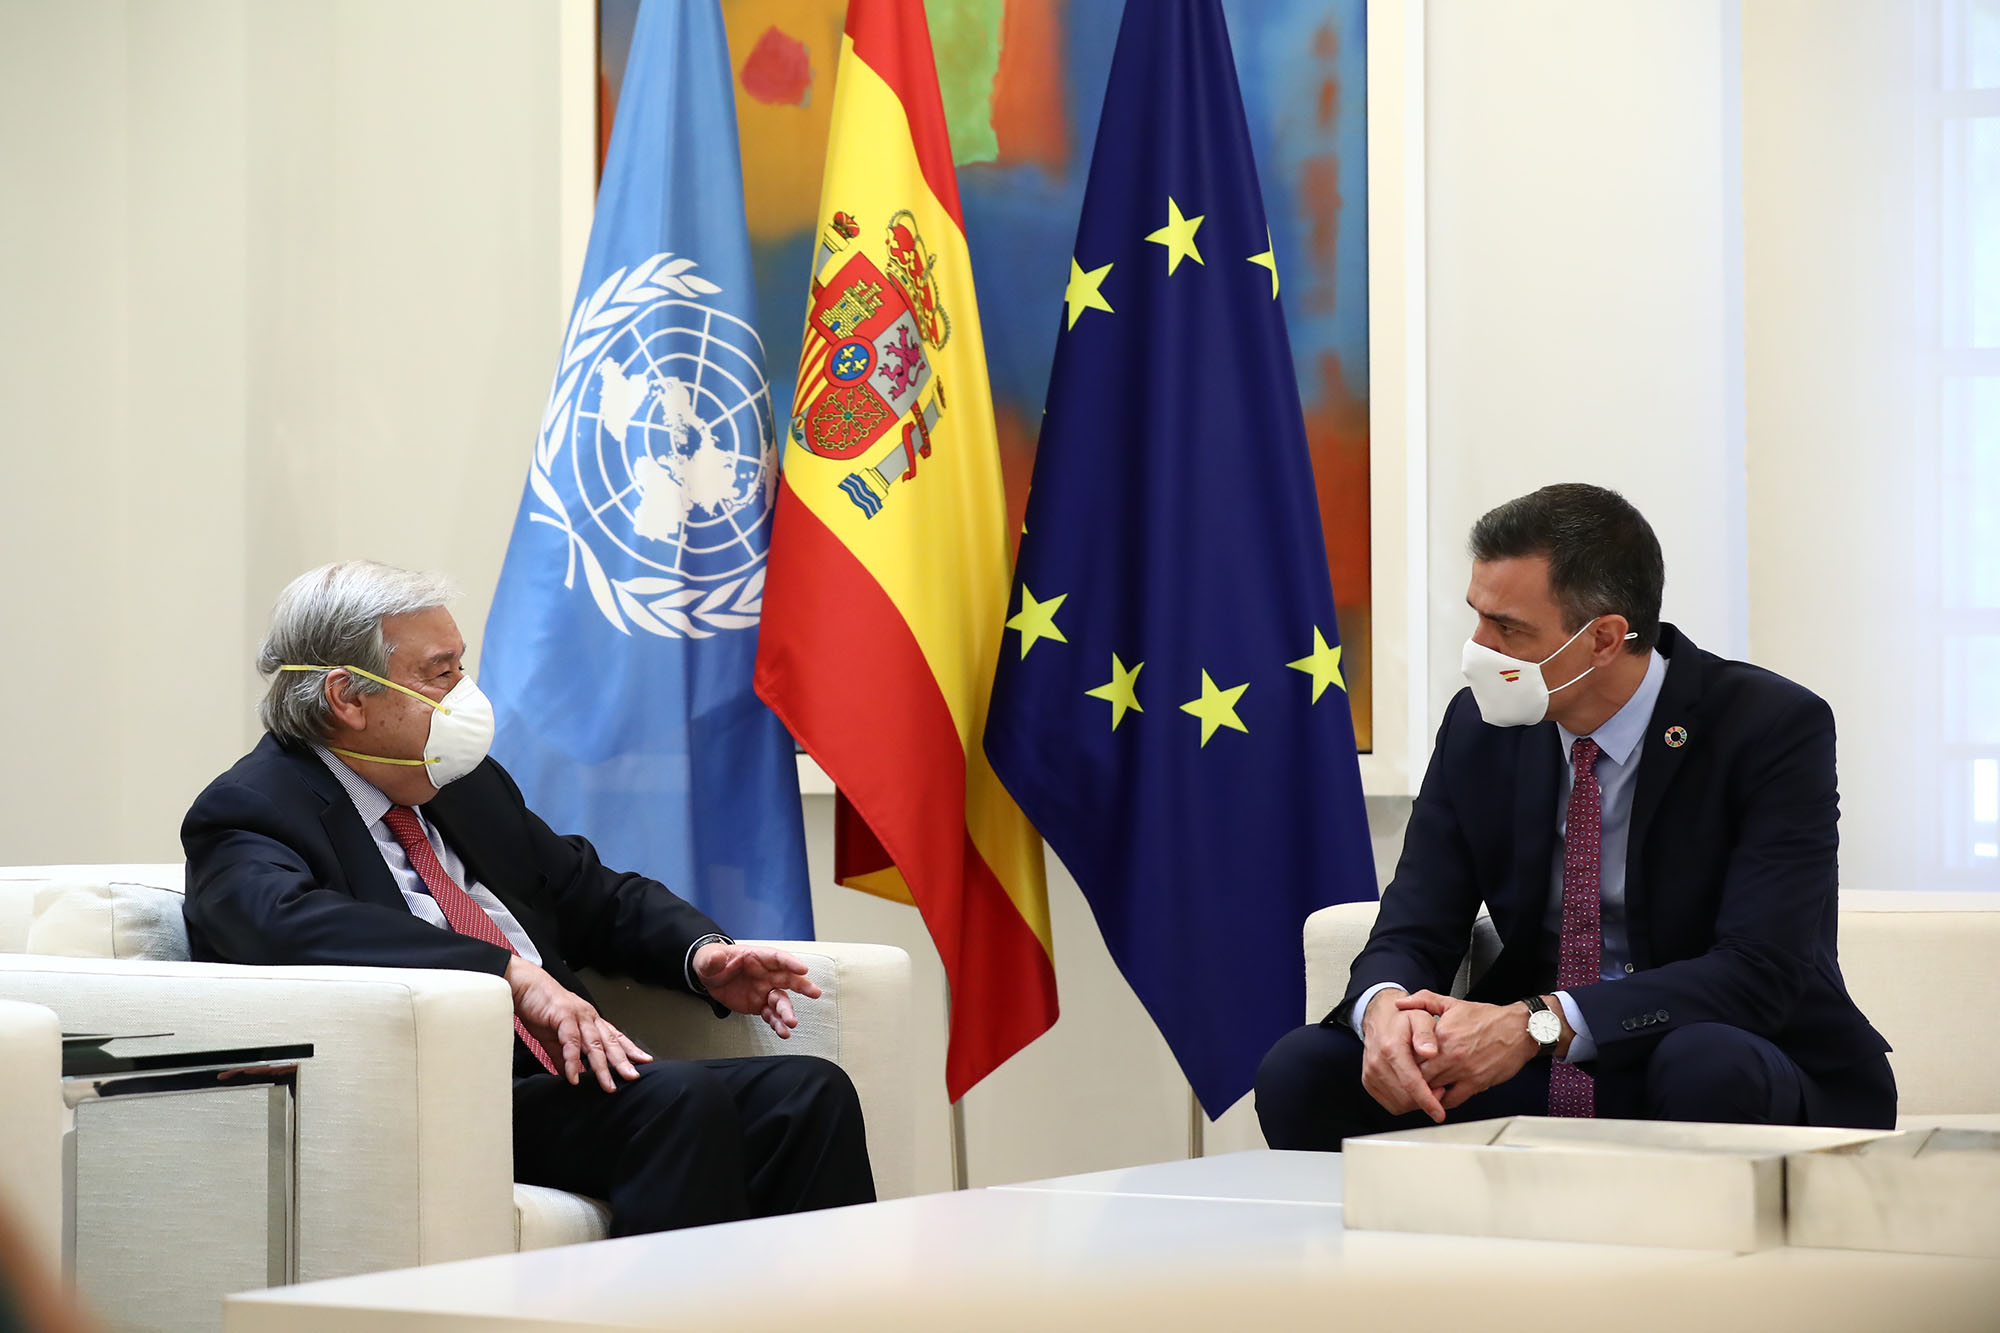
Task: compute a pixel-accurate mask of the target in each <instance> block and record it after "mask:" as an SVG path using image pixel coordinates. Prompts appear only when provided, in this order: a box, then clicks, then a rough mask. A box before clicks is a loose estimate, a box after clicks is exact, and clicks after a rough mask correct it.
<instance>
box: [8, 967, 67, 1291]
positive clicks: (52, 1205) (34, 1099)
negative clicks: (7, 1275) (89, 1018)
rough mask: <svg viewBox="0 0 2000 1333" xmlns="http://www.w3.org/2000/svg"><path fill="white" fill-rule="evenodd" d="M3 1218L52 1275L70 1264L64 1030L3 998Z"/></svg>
mask: <svg viewBox="0 0 2000 1333" xmlns="http://www.w3.org/2000/svg"><path fill="white" fill-rule="evenodd" d="M0 1070H4V1071H5V1073H4V1074H0V1138H4V1139H5V1141H6V1144H7V1150H6V1151H5V1152H4V1153H0V1213H4V1214H6V1219H7V1222H8V1224H9V1226H10V1228H11V1229H12V1230H14V1231H15V1232H16V1233H17V1234H19V1235H21V1236H24V1237H26V1239H27V1243H28V1244H29V1245H31V1246H33V1247H34V1252H35V1258H36V1259H38V1260H40V1261H41V1262H42V1264H43V1265H44V1266H45V1267H46V1268H47V1270H48V1271H49V1272H51V1273H53V1272H55V1271H56V1268H57V1265H58V1264H59V1263H60V1262H61V1260H62V1133H63V1103H62V1032H61V1030H60V1028H59V1026H58V1025H57V1023H56V1016H55V1014H54V1013H52V1012H51V1011H49V1010H48V1009H45V1008H43V1007H41V1006H40V1005H33V1004H19V1003H16V1002H14V1001H11V1000H0Z"/></svg>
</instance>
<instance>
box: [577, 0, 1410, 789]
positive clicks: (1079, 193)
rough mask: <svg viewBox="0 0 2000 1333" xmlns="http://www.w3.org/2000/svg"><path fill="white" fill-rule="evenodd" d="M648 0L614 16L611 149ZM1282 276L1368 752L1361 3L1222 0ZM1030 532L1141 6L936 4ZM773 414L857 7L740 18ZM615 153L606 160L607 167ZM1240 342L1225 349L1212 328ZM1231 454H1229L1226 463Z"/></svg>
mask: <svg viewBox="0 0 2000 1333" xmlns="http://www.w3.org/2000/svg"><path fill="white" fill-rule="evenodd" d="M637 8H638V0H599V24H598V74H599V79H598V90H599V108H598V124H599V136H600V139H599V142H600V145H601V144H603V143H605V142H608V140H609V135H610V126H611V122H612V119H613V117H614V116H615V114H616V111H617V103H618V89H619V79H620V75H621V73H622V71H623V69H624V65H625V56H626V53H627V51H628V50H629V48H630V44H631V34H632V23H633V18H634V16H635V14H636V12H637ZM1223 8H1224V10H1225V11H1226V12H1227V14H1228V18H1229V28H1230V38H1231V42H1232V44H1233V45H1234V47H1235V55H1236V67H1237V73H1238V76H1239V80H1240V82H1241V85H1242V88H1243V95H1244V102H1245V109H1246V111H1247V112H1248V115H1249V121H1250V133H1251V138H1252V145H1253V148H1254V150H1255V152H1256V154H1257V167H1258V172H1259V179H1260V183H1261V186H1262V189H1263V192H1264V209H1265V213H1266V215H1267V217H1268V220H1269V222H1270V226H1271V235H1272V244H1273V247H1274V248H1275V250H1276V253H1277V257H1278V264H1279V273H1280V275H1281V277H1282V281H1283V287H1282V293H1281V295H1282V300H1283V302H1284V308H1285V316H1286V323H1287V326H1288V328H1289V330H1290V333H1291V344H1292V356H1293V360H1294V362H1295V368H1296V370H1297V374H1298V383H1299V392H1300V396H1301V399H1302V403H1301V407H1302V409H1303V411H1304V415H1305V421H1306V433H1307V438H1308V441H1309V442H1310V445H1311V448H1312V460H1313V472H1314V476H1315V478H1316V483H1317V486H1318V490H1319V503H1320V515H1321V521H1322V524H1323V526H1324V529H1325V532H1326V547H1327V557H1328V563H1329V565H1330V566H1331V569H1332V574H1333V591H1334V601H1335V605H1336V606H1337V608H1338V610H1339V616H1340V637H1341V642H1342V644H1343V645H1344V647H1345V652H1344V654H1343V660H1342V665H1343V667H1344V668H1345V674H1346V681H1347V686H1348V694H1349V700H1350V703H1351V705H1352V707H1353V710H1354V730H1355V735H1356V737H1357V739H1358V741H1359V743H1360V747H1361V748H1362V749H1363V750H1368V749H1370V748H1372V746H1371V740H1372V735H1373V726H1372V707H1371V701H1372V697H1373V689H1372V683H1373V677H1372V671H1371V665H1372V663H1371V659H1372V656H1373V654H1372V653H1371V651H1370V649H1371V633H1372V617H1371V614H1370V611H1371V606H1370V592H1369V506H1368V482H1369V471H1368V443H1369V435H1368V174H1367V144H1368V131H1367V104H1368V95H1367V32H1366V27H1365V22H1366V18H1365V0H1224V4H1223ZM925 9H926V13H927V15H928V17H929V20H930V27H931V41H932V46H933V49H934V51H935V54H936V58H937V66H938V82H939V85H940V89H941V91H942V93H943V97H944V108H945V115H946V119H947V120H948V121H949V122H950V127H951V144H952V155H953V157H954V158H955V159H956V161H957V164H958V184H959V193H960V196H961V199H962V201H963V205H964V210H965V230H966V235H967V239H968V241H969V242H970V245H971V252H972V263H973V269H974V273H975V276H976V278H977V281H978V287H979V291H978V297H979V312H980V319H981V321H982V323H983V325H984V329H985V335H986V347H987V357H988V371H989V374H990V376H991V378H992V384H993V399H994V405H995V409H996V412H997V415H998V418H999V420H998V425H999V435H1000V448H1001V454H1002V463H1003V467H1004V470H1005V473H1006V479H1007V498H1008V504H1009V507H1010V510H1011V514H1012V518H1013V523H1012V525H1011V526H1012V527H1013V528H1014V529H1015V530H1016V531H1018V529H1019V526H1020V519H1021V515H1022V512H1023V510H1024V509H1025V506H1026V501H1027V488H1028V479H1029V476H1030V473H1031V471H1032V469H1033V467H1034V458H1035V440H1036V433H1037V425H1038V423H1039V422H1040V420H1041V412H1042V399H1043V395H1044V394H1045V392H1046V391H1047V388H1048V379H1049V363H1050V358H1051V356H1052V354H1053V352H1054V348H1055V340H1056V330H1057V328H1058V324H1059V320H1060V317H1061V314H1062V309H1063V289H1064V284H1065V282H1066V280H1067V277H1068V273H1069V259H1070V246H1071V244H1072V243H1073V242H1074V240H1075V238H1076V221H1077V215H1078V213H1079V211H1080V210H1081V208H1082V206H1083V191H1084V183H1085V179H1086V176H1087V173H1088V172H1089V169H1090V150H1091V145H1092V143H1093V141H1094V140H1095V138H1096V132H1097V113H1098V107H1099V105H1100V103H1101V101H1102V99H1103V94H1104V85H1105V81H1106V79H1107V77H1108V76H1109V73H1110V67H1111V53H1112V48H1113V46H1114V45H1115V43H1116V41H1117V36H1118V22H1119V18H1120V16H1121V14H1122V12H1123V6H1122V5H1120V4H1119V3H1117V0H926V5H925ZM722 12H723V18H724V22H725V23H726V25H727V27H728V32H729V44H730V61H731V64H732V67H733V68H734V69H735V71H736V113H737V126H738V131H739V134H740V137H741V141H742V150H743V193H744V203H745V208H746V211H747V213H748V219H749V227H750V238H751V244H752V249H753V254H754V259H755V268H756V281H757V309H758V319H757V325H758V331H759V333H760V334H761V335H762V337H763V340H764V345H765V348H766V350H767V353H768V357H769V371H770V377H771V391H772V408H773V413H774V415H775V416H776V418H777V420H779V421H784V420H786V419H787V416H788V415H789V413H788V404H789V403H790V402H791V397H792V388H793V386H792V377H793V375H794V368H795V366H796V364H797V360H798V350H799V342H800V337H801V330H802V327H803V311H804V301H805V294H806V272H807V267H808V265H809V264H810V262H811V259H812V254H811V247H812V244H813V238H814V227H815V224H816V220H817V213H818V208H819V186H820V170H821V167H822V165H823V164H824V159H825V152H826V136H827V126H828V122H829V117H830V115H831V112H832V109H833V96H832V94H833V80H834V73H835V67H836V65H837V64H838V62H839V55H840V34H841V26H842V23H843V21H844V18H845V14H846V4H845V0H722ZM600 151H601V149H600ZM1210 332H1211V336H1217V337H1226V336H1227V330H1214V331H1210ZM1227 447H1228V444H1227V442H1226V441H1225V442H1218V448H1227Z"/></svg>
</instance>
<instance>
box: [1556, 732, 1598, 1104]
mask: <svg viewBox="0 0 2000 1333" xmlns="http://www.w3.org/2000/svg"><path fill="white" fill-rule="evenodd" d="M1597 755H1598V749H1597V742H1596V741H1594V740H1592V739H1590V737H1588V736H1579V737H1577V739H1576V744H1575V745H1573V746H1571V747H1570V761H1571V763H1572V764H1573V766H1574V767H1575V769H1576V780H1575V782H1574V783H1572V784H1571V786H1570V790H1569V811H1568V813H1567V815H1565V817H1564V822H1563V897H1562V927H1561V931H1560V933H1559V934H1558V935H1557V937H1556V989H1557V990H1574V989H1576V988H1577V987H1578V986H1588V985H1590V984H1591V983H1592V982H1594V981H1596V980H1598V975H1599V971H1600V969H1602V967H1603V965H1604V916H1603V901H1602V898H1601V894H1602V891H1603V862H1604V793H1603V792H1602V791H1601V790H1600V789H1599V788H1598V785H1597ZM1549 1114H1550V1115H1561V1116H1594V1115H1596V1114H1597V1089H1596V1087H1595V1085H1594V1083H1593V1082H1592V1079H1591V1077H1590V1075H1589V1074H1587V1073H1585V1072H1584V1071H1583V1070H1581V1069H1578V1068H1577V1067H1576V1066H1575V1065H1572V1064H1565V1063H1564V1062H1562V1061H1561V1060H1558V1061H1556V1062H1555V1063H1554V1064H1552V1065H1550V1066H1549Z"/></svg>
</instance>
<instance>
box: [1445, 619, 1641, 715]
mask: <svg viewBox="0 0 2000 1333" xmlns="http://www.w3.org/2000/svg"><path fill="white" fill-rule="evenodd" d="M1601 618H1602V617H1600V619H1601ZM1596 623H1597V621H1596V620H1592V621H1590V622H1589V624H1586V625H1585V626H1584V627H1583V629H1579V630H1578V631H1577V632H1576V633H1574V634H1572V635H1570V636H1569V638H1568V639H1566V640H1564V641H1563V645H1562V648H1558V649H1556V650H1555V652H1553V653H1550V654H1549V655H1548V656H1547V657H1544V658H1543V659H1542V660H1541V661H1539V662H1529V661H1524V660H1523V659H1521V658H1518V657H1509V656H1507V654H1505V653H1503V652H1499V651H1497V650H1495V649H1492V648H1488V647H1487V646H1486V645H1485V644H1482V643H1474V642H1473V641H1472V640H1471V639H1467V640H1466V641H1465V651H1464V652H1463V653H1461V654H1460V656H1459V663H1458V665H1459V670H1460V671H1461V672H1463V673H1464V675H1465V683H1466V684H1467V685H1470V686H1471V687H1472V701H1473V702H1474V703H1476V704H1478V705H1479V716H1480V717H1481V718H1482V719H1483V720H1484V721H1485V722H1486V723H1487V725H1488V726H1494V727H1532V726H1533V725H1535V723H1537V722H1540V721H1541V720H1542V719H1544V718H1546V717H1547V716H1548V715H1549V696H1550V695H1551V694H1554V693H1556V692H1557V691H1559V690H1566V689H1568V688H1569V687H1570V686H1572V685H1574V684H1576V683H1577V682H1578V681H1580V680H1582V679H1583V678H1584V677H1585V676H1588V675H1589V674H1590V673H1591V672H1593V671H1595V670H1597V668H1596V667H1594V666H1593V667H1585V668H1584V669H1583V670H1582V671H1580V672H1578V673H1577V674H1576V675H1574V676H1571V677H1570V678H1569V679H1568V680H1566V681H1564V682H1563V683H1562V684H1560V685H1558V686H1556V687H1555V689H1553V690H1552V689H1550V688H1549V683H1548V682H1547V681H1545V680H1543V679H1542V668H1543V667H1544V666H1547V665H1548V664H1549V663H1550V662H1553V661H1555V660H1556V658H1557V657H1559V656H1561V654H1562V651H1563V648H1567V647H1569V646H1570V644H1572V643H1575V642H1576V641H1577V640H1578V639H1580V638H1582V637H1583V632H1584V630H1587V629H1589V628H1590V626H1591V625H1595V624H1596ZM1625 637H1626V639H1627V640H1631V639H1636V638H1638V637H1639V633H1638V631H1637V630H1634V631H1633V632H1631V633H1630V634H1627V635H1626V636H1625Z"/></svg>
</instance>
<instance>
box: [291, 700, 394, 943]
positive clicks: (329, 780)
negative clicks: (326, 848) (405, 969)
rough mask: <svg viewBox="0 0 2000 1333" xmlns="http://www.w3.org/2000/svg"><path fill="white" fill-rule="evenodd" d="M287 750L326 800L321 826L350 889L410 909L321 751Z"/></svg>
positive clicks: (369, 899) (362, 897) (301, 773)
mask: <svg viewBox="0 0 2000 1333" xmlns="http://www.w3.org/2000/svg"><path fill="white" fill-rule="evenodd" d="M266 739H269V738H268V737H267V738H266ZM285 754H286V757H287V758H288V759H289V760H290V761H291V762H292V763H293V764H294V765H295V766H296V767H297V769H298V772H299V776H300V778H301V779H303V780H304V782H305V784H306V786H308V787H310V788H311V789H312V791H313V794H314V795H316V796H318V797H319V798H320V800H322V801H324V802H325V803H326V804H325V807H324V808H323V809H322V810H321V811H320V812H319V826H320V829H321V831H322V832H324V833H325V834H326V838H327V841H328V842H330V843H332V844H333V855H334V859H335V860H337V861H339V862H340V869H341V873H342V874H344V875H345V876H346V877H347V887H348V889H349V890H350V891H351V892H352V893H353V894H354V896H355V897H356V898H359V899H360V900H361V901H363V902H370V903H377V904H380V905H381V906H383V907H393V908H396V909H397V910H398V911H404V912H407V911H409V910H410V905H409V904H408V903H406V902H404V901H403V893H402V890H400V889H398V888H397V887H396V878H395V876H393V875H391V874H390V873H389V867H388V864H387V863H386V862H384V861H383V860H382V851H381V849H380V848H378V847H377V846H376V845H375V839H374V838H373V837H371V836H370V835H369V832H368V826H367V825H365V824H363V823H362V822H361V816H360V815H359V814H358V813H357V812H356V811H355V809H354V802H353V801H351V800H349V799H348V796H347V790H346V789H345V788H344V787H342V786H341V785H340V779H339V778H336V777H335V776H334V775H333V774H332V772H330V771H329V770H328V769H327V766H326V765H325V764H324V763H321V762H320V758H319V756H318V755H316V754H313V753H311V752H310V751H307V752H305V753H300V752H297V751H293V750H286V751H285Z"/></svg>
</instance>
